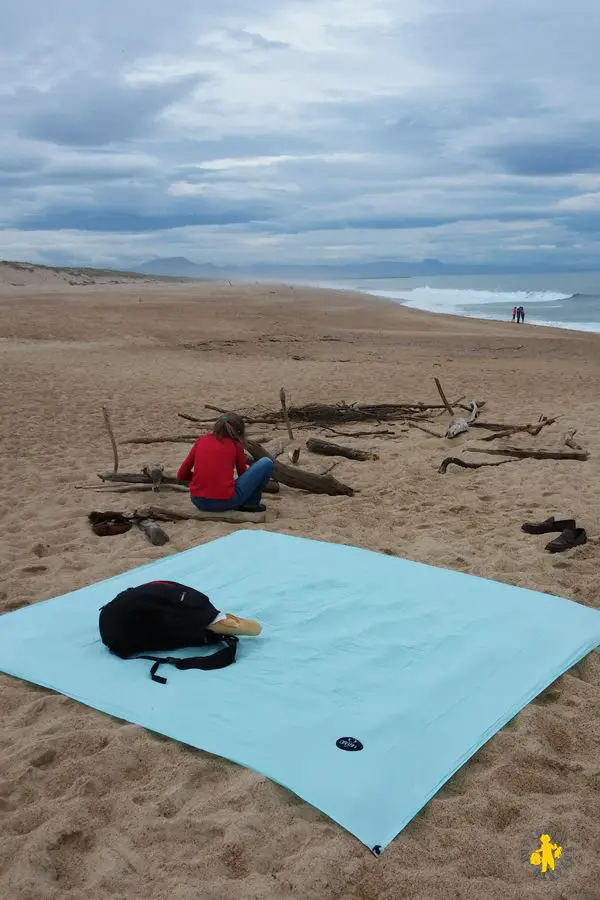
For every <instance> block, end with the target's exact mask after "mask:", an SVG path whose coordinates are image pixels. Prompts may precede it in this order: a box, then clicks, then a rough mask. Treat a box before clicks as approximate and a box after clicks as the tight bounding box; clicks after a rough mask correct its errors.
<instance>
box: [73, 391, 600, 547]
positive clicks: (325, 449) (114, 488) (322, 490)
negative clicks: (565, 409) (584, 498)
mask: <svg viewBox="0 0 600 900" xmlns="http://www.w3.org/2000/svg"><path fill="white" fill-rule="evenodd" d="M435 386H436V388H437V391H438V393H439V397H440V401H441V402H439V403H437V402H436V403H424V402H421V401H406V402H403V403H373V404H367V403H346V402H340V403H333V404H332V403H310V404H306V405H304V406H294V405H291V406H288V404H287V398H286V393H285V390H284V389H283V388H282V389H281V391H280V394H279V400H280V409H250V410H236V412H237V413H238V414H239V415H241V416H242V417H243V418H244V420H245V421H246V423H247V425H248V426H249V429H250V430H251V429H252V427H253V426H255V425H261V426H271V427H272V428H274V429H275V431H277V429H279V428H285V430H286V431H287V443H286V442H281V443H280V445H279V447H278V449H276V450H274V449H269V450H267V449H266V448H265V446H263V443H262V441H264V440H270V439H271V438H272V437H273V436H274V435H271V436H270V437H269V438H261V440H260V441H259V440H256V439H254V438H253V437H248V438H247V439H246V441H245V443H246V452H247V456H248V459H249V461H250V462H252V461H253V460H258V459H261V458H262V457H265V456H270V457H271V458H272V459H273V461H274V463H275V470H274V474H273V479H272V481H271V482H270V483H269V484H268V485H267V487H266V489H265V490H266V492H268V493H271V494H277V493H279V491H280V485H282V484H283V485H286V486H288V487H290V488H294V489H296V490H300V491H304V492H307V493H313V494H324V495H328V496H348V497H352V496H353V495H354V493H355V491H354V489H353V488H352V487H351V486H350V485H348V484H345V483H343V482H341V481H338V480H337V479H336V478H334V477H333V476H332V475H331V474H330V472H331V468H333V466H335V465H337V463H334V464H333V466H331V467H330V468H329V469H328V470H326V471H324V472H322V473H319V474H318V473H315V472H311V471H308V470H307V469H305V468H303V467H302V465H299V464H298V463H299V462H300V457H301V455H302V452H303V450H307V451H308V452H309V453H311V454H318V455H320V456H328V457H341V458H344V459H350V460H356V461H366V460H377V459H378V458H379V456H378V455H377V454H376V453H374V452H372V451H371V450H366V449H359V448H356V447H348V446H345V445H344V444H340V443H338V442H337V441H336V442H333V441H330V440H326V439H325V438H322V437H314V436H311V437H309V438H308V440H306V442H304V443H303V444H300V443H299V442H298V441H297V440H295V438H294V429H296V430H299V429H307V428H310V429H311V430H313V431H316V430H320V431H321V432H325V433H326V436H327V437H330V436H332V437H336V438H339V437H349V438H353V439H356V438H364V437H370V438H372V437H378V438H385V439H388V440H394V439H396V438H398V437H400V436H401V435H402V434H406V432H407V431H408V430H409V429H411V428H415V429H418V430H420V431H423V432H425V433H426V434H429V435H431V436H433V437H436V438H438V439H440V440H443V441H446V440H453V439H455V438H456V437H457V436H458V435H460V434H467V435H468V434H472V430H477V435H478V437H477V440H478V442H479V441H480V442H492V441H502V440H504V439H506V438H510V437H513V436H514V435H519V434H526V435H529V436H531V437H537V436H538V435H539V434H540V433H541V432H542V431H543V430H544V429H545V428H546V427H548V426H550V425H553V424H554V423H555V422H556V421H557V417H551V418H548V417H546V416H540V418H539V420H538V421H537V422H535V423H532V424H515V423H506V422H492V421H490V422H486V421H482V419H481V413H482V410H483V409H484V407H485V401H483V400H471V401H470V402H468V403H465V402H464V401H465V399H466V398H465V397H460V398H458V399H457V400H454V401H452V402H450V401H449V400H448V399H447V396H446V394H445V392H444V389H443V387H442V385H441V383H440V381H439V380H438V379H437V378H436V379H435ZM205 408H206V410H207V411H208V412H209V413H211V414H212V415H210V417H207V418H199V417H196V416H193V415H190V414H188V413H183V412H181V413H178V416H179V417H180V418H181V419H185V420H186V421H187V422H192V423H194V424H196V425H203V426H209V425H212V424H213V423H214V421H215V419H216V417H217V416H216V415H215V414H217V415H221V414H224V413H228V412H232V410H227V409H223V408H222V407H218V406H213V405H208V404H207V405H206V406H205ZM457 410H461V411H464V412H466V413H468V415H467V416H464V415H462V414H460V413H459V414H457V413H456V411H457ZM102 413H103V416H104V421H105V424H106V429H107V431H108V434H109V438H110V442H111V447H112V451H113V471H112V472H104V473H101V474H99V475H98V477H99V478H100V480H101V481H102V485H103V487H96V488H93V489H95V490H97V491H100V492H106V491H108V492H117V493H127V492H146V491H148V492H152V493H160V492H163V491H175V492H187V490H188V483H187V482H184V481H179V480H178V479H177V477H176V475H174V474H169V473H167V472H166V471H165V468H164V466H163V465H162V464H155V465H147V466H144V467H143V468H142V469H141V471H139V472H129V471H128V472H122V471H119V455H118V448H117V442H116V440H115V436H114V433H113V430H112V427H111V423H110V418H109V414H108V411H107V410H106V409H105V408H104V407H103V408H102ZM446 415H449V416H450V417H451V421H450V422H449V424H447V426H446V427H445V429H444V430H440V429H439V427H438V428H436V427H435V424H436V419H438V418H439V417H440V416H446ZM360 423H374V424H373V425H372V426H371V428H367V429H365V430H359V431H353V430H352V431H348V430H340V428H339V427H338V426H340V425H341V426H343V425H346V426H348V425H356V424H360ZM384 425H387V426H388V427H382V426H384ZM390 426H391V427H390ZM479 430H481V431H487V432H488V433H487V434H482V435H481V437H479ZM575 434H576V431H575V430H574V429H569V430H568V431H567V432H566V433H565V435H564V443H565V445H566V447H567V448H568V449H543V448H536V447H531V448H530V447H516V446H507V445H506V444H504V445H502V446H498V447H493V448H491V447H481V446H467V447H464V449H465V450H466V451H467V452H469V453H480V454H487V455H490V454H491V455H496V456H502V457H507V458H505V459H501V460H495V461H474V462H470V461H468V460H465V459H461V458H459V457H457V456H448V457H446V458H445V459H443V460H442V462H441V464H440V465H439V468H438V472H440V473H441V474H444V473H446V472H447V470H448V467H449V466H451V465H454V466H458V467H460V468H464V469H480V468H483V467H488V466H501V465H506V464H507V463H510V462H517V461H519V460H522V459H539V460H547V459H555V460H577V461H585V460H586V459H588V456H589V454H588V452H587V451H586V450H584V449H583V448H582V447H581V446H580V445H579V444H577V443H576V442H575ZM199 436H200V435H199V430H194V432H193V433H192V430H191V429H190V431H189V432H187V433H184V434H175V435H168V436H150V437H148V436H145V437H136V438H131V439H129V440H127V441H124V442H123V443H124V444H139V445H151V444H163V443H180V442H181V443H184V442H185V443H191V442H193V441H194V440H196V439H197V438H198V437H199ZM286 452H287V456H288V458H289V462H282V461H281V459H280V457H281V456H282V455H283V454H284V453H286ZM83 487H90V486H83ZM185 518H194V515H193V514H192V513H190V514H189V515H188V514H184V513H177V512H174V511H172V510H163V511H162V514H160V508H159V507H145V508H144V519H145V520H147V521H149V522H152V521H179V520H180V519H185ZM148 537H150V534H148Z"/></svg>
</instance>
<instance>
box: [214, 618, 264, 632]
mask: <svg viewBox="0 0 600 900" xmlns="http://www.w3.org/2000/svg"><path fill="white" fill-rule="evenodd" d="M208 627H209V630H210V631H214V632H215V634H235V635H237V636H238V637H256V636H257V635H259V634H260V633H261V631H262V628H261V627H260V625H259V623H258V622H255V621H254V619H240V617H239V616H234V615H233V613H225V618H224V619H221V620H220V621H219V622H213V624H212V625H209V626H208Z"/></svg>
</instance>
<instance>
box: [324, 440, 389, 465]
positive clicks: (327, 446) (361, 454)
mask: <svg viewBox="0 0 600 900" xmlns="http://www.w3.org/2000/svg"><path fill="white" fill-rule="evenodd" d="M306 446H307V448H308V449H309V450H310V452H311V453H320V454H321V456H343V457H345V458H346V459H358V460H363V461H364V460H366V459H379V457H378V456H377V454H376V453H369V452H367V451H366V450H354V449H353V448H351V447H342V446H340V444H332V443H330V442H329V441H323V440H321V438H309V439H308V440H307V442H306Z"/></svg>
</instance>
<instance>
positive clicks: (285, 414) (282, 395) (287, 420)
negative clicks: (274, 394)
mask: <svg viewBox="0 0 600 900" xmlns="http://www.w3.org/2000/svg"><path fill="white" fill-rule="evenodd" d="M279 399H280V400H281V412H282V414H283V421H284V422H285V427H286V428H287V433H288V437H289V439H290V441H293V440H294V432H293V431H292V426H291V425H290V417H289V416H288V411H287V400H286V396H285V388H281V390H280V391H279Z"/></svg>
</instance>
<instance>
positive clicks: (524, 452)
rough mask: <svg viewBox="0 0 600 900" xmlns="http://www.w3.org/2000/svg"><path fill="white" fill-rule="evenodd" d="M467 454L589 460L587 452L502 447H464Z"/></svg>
mask: <svg viewBox="0 0 600 900" xmlns="http://www.w3.org/2000/svg"><path fill="white" fill-rule="evenodd" d="M465 449H466V450H467V451H468V452H469V453H490V454H494V455H496V456H514V457H516V458H517V459H577V460H579V461H580V462H585V460H586V459H589V455H590V454H589V453H588V452H587V450H535V449H529V448H522V447H503V448H502V449H498V450H496V449H492V448H491V447H466V448H465Z"/></svg>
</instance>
